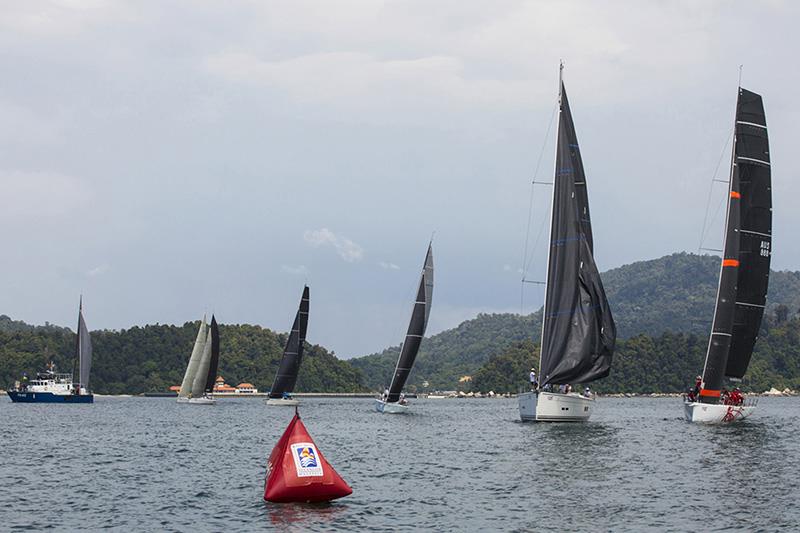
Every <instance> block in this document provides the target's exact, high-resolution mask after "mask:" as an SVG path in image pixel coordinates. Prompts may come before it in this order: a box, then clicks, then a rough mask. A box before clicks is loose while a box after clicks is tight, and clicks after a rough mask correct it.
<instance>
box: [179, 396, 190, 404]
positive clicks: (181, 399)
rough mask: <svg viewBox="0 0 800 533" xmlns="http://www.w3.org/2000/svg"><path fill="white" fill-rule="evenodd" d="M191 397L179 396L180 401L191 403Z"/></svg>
mask: <svg viewBox="0 0 800 533" xmlns="http://www.w3.org/2000/svg"><path fill="white" fill-rule="evenodd" d="M189 399H190V398H188V397H186V398H185V397H183V396H178V403H189Z"/></svg>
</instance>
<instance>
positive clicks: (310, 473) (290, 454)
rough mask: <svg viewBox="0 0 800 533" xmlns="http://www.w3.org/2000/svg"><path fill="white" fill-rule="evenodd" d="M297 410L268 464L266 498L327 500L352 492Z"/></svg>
mask: <svg viewBox="0 0 800 533" xmlns="http://www.w3.org/2000/svg"><path fill="white" fill-rule="evenodd" d="M352 492H353V489H351V488H350V486H349V485H348V484H347V483H345V481H344V480H343V479H342V478H341V477H340V476H339V474H338V473H336V470H334V469H333V468H332V467H331V465H330V464H328V461H326V460H325V457H324V456H323V455H322V452H320V451H319V448H317V445H316V444H314V439H312V438H311V435H309V434H308V430H306V427H305V426H304V425H303V422H302V421H301V420H300V415H299V414H297V412H295V414H294V418H292V421H291V422H289V427H287V428H286V431H284V432H283V435H281V438H280V439H279V440H278V444H276V445H275V447H274V448H273V449H272V453H271V454H270V455H269V462H268V463H267V476H266V485H265V487H264V499H265V500H266V501H268V502H277V503H288V502H326V501H330V500H335V499H336V498H341V497H343V496H347V495H349V494H352Z"/></svg>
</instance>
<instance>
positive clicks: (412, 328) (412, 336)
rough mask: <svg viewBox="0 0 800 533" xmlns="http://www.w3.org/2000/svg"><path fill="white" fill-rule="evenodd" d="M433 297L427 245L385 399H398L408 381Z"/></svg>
mask: <svg viewBox="0 0 800 533" xmlns="http://www.w3.org/2000/svg"><path fill="white" fill-rule="evenodd" d="M432 298H433V246H432V245H431V244H429V245H428V251H427V252H426V254H425V262H424V263H423V267H422V274H420V279H419V286H418V287H417V297H416V299H415V300H414V308H413V310H412V312H411V320H409V323H408V331H407V332H406V337H405V341H404V342H403V345H402V346H401V348H400V356H399V357H398V358H397V365H396V367H395V370H394V374H393V376H392V383H391V385H389V396H388V397H387V399H386V401H387V402H388V403H394V402H397V401H399V400H400V393H401V392H402V391H403V387H405V385H406V381H408V376H409V374H411V368H412V367H413V366H414V361H415V360H416V358H417V352H419V347H420V345H421V344H422V339H423V338H424V336H425V329H426V328H427V326H428V318H429V317H430V312H431V300H432Z"/></svg>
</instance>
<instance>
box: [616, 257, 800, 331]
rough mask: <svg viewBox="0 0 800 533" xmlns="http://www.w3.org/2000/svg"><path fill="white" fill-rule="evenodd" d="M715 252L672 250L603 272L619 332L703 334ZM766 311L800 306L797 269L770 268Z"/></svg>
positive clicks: (710, 308) (712, 293) (712, 294)
mask: <svg viewBox="0 0 800 533" xmlns="http://www.w3.org/2000/svg"><path fill="white" fill-rule="evenodd" d="M719 268H720V258H719V257H716V256H711V255H695V254H687V253H676V254H672V255H667V256H664V257H661V258H659V259H653V260H651V261H637V262H636V263H632V264H630V265H625V266H621V267H619V268H614V269H612V270H609V271H607V272H604V273H603V274H602V278H603V285H604V286H605V288H606V293H607V295H608V300H609V303H610V304H611V310H612V312H613V313H614V320H615V321H616V323H617V330H618V332H619V336H620V337H622V338H626V337H631V336H634V335H640V334H643V333H644V334H647V335H651V336H657V335H660V334H661V333H663V332H665V331H674V332H685V333H691V332H694V333H698V334H702V335H706V334H707V333H708V331H709V329H710V327H711V319H712V315H713V314H714V299H715V298H716V296H717V283H718V280H719ZM767 304H768V312H774V311H775V310H776V309H777V308H778V307H779V306H781V305H785V306H786V307H787V308H788V310H789V312H791V313H794V312H796V311H797V310H798V309H799V308H800V272H790V271H777V272H776V271H772V273H771V274H770V278H769V294H768V297H767Z"/></svg>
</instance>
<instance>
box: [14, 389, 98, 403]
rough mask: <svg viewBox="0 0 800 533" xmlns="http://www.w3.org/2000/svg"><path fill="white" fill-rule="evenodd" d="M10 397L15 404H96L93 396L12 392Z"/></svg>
mask: <svg viewBox="0 0 800 533" xmlns="http://www.w3.org/2000/svg"><path fill="white" fill-rule="evenodd" d="M7 392H8V397H9V398H11V401H12V402H14V403H94V395H92V394H53V393H52V392H20V391H14V390H10V391H7Z"/></svg>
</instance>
